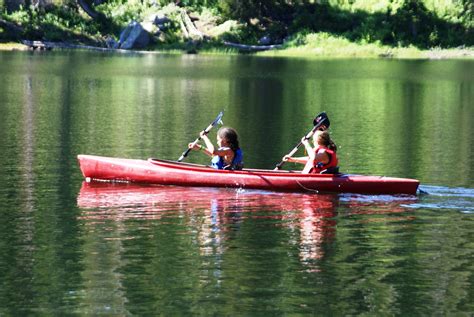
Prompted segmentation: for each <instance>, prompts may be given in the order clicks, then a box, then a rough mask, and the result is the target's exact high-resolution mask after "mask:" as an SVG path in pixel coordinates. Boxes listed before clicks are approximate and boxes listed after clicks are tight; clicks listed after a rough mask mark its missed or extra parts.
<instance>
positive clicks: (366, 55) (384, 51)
mask: <svg viewBox="0 0 474 317" xmlns="http://www.w3.org/2000/svg"><path fill="white" fill-rule="evenodd" d="M53 50H67V49H61V48H55V49H53ZM70 50H75V49H74V48H71V49H70ZM79 50H80V48H79ZM83 50H87V49H83ZM0 51H31V52H34V50H33V49H31V48H30V47H28V46H27V45H24V44H21V43H17V42H9V43H0ZM110 52H111V53H115V52H114V51H113V50H112V51H110ZM127 52H129V53H142V54H160V53H161V54H179V50H176V49H174V50H166V49H162V50H160V49H155V50H145V51H143V50H142V51H134V50H130V51H126V52H125V53H127ZM119 53H121V54H123V53H124V52H123V50H121V52H119ZM181 54H187V53H186V51H185V50H183V51H182V52H181ZM197 54H198V55H199V54H201V55H240V54H241V53H239V51H238V50H229V49H228V48H226V47H217V46H216V47H211V48H204V49H201V50H199V51H198V53H197ZM246 54H249V53H246ZM250 55H254V56H262V57H287V58H292V57H294V58H310V59H344V58H354V59H395V60H396V59H400V60H402V59H420V60H422V59H429V60H453V59H462V60H471V59H472V60H474V48H470V47H469V48H454V49H438V48H434V49H430V50H419V49H416V48H389V47H378V46H373V45H359V44H354V45H353V46H351V47H347V46H341V47H330V48H327V47H324V43H322V45H321V47H305V46H301V47H289V48H283V49H276V50H268V51H263V52H253V53H250Z"/></svg>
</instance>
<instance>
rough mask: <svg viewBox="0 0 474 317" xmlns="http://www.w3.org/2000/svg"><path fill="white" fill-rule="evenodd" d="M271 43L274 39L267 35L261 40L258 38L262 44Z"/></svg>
mask: <svg viewBox="0 0 474 317" xmlns="http://www.w3.org/2000/svg"><path fill="white" fill-rule="evenodd" d="M271 43H272V39H271V38H270V37H269V36H267V35H265V36H264V37H262V38H261V39H260V40H258V44H260V45H270V44H271Z"/></svg>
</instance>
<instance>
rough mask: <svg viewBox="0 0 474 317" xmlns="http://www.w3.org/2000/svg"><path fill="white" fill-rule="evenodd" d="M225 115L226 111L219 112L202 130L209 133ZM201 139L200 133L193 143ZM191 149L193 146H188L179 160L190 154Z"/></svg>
mask: <svg viewBox="0 0 474 317" xmlns="http://www.w3.org/2000/svg"><path fill="white" fill-rule="evenodd" d="M223 115H224V111H221V112H219V114H218V115H217V117H216V118H215V119H214V121H212V122H211V124H210V125H209V126H208V127H207V128H206V129H204V130H203V131H202V132H203V133H204V134H208V133H209V131H211V129H212V127H214V126H215V125H216V124H217V123H219V122H222V121H221V119H222V116H223ZM200 140H201V135H199V137H198V138H197V139H196V140H194V142H193V145H195V144H197V143H198V142H199V141H200ZM190 151H191V148H188V149H187V150H186V151H184V152H183V154H181V156H180V157H179V159H178V162H181V161H182V160H183V159H184V158H185V157H186V156H188V153H189V152H190Z"/></svg>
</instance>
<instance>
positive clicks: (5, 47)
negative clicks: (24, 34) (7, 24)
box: [0, 42, 28, 51]
mask: <svg viewBox="0 0 474 317" xmlns="http://www.w3.org/2000/svg"><path fill="white" fill-rule="evenodd" d="M27 49H28V47H27V46H26V45H23V44H20V43H13V42H12V43H0V51H13V50H27Z"/></svg>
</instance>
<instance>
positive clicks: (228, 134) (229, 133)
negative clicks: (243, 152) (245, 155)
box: [217, 127, 240, 152]
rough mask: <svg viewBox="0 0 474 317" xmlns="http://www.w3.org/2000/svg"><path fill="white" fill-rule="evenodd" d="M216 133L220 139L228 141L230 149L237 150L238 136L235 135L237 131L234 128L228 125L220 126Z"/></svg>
mask: <svg viewBox="0 0 474 317" xmlns="http://www.w3.org/2000/svg"><path fill="white" fill-rule="evenodd" d="M217 135H218V136H219V137H220V138H221V139H226V140H227V142H228V143H229V146H230V148H231V149H232V151H234V152H235V151H237V150H238V149H239V148H240V147H239V136H238V135H237V131H235V129H232V128H229V127H222V128H220V129H219V130H218V131H217Z"/></svg>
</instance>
